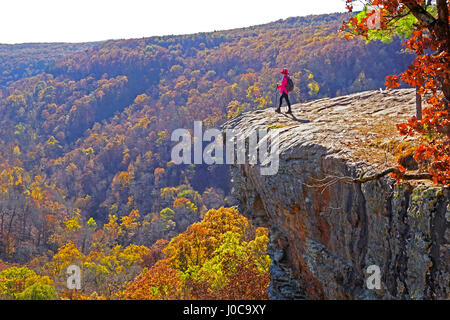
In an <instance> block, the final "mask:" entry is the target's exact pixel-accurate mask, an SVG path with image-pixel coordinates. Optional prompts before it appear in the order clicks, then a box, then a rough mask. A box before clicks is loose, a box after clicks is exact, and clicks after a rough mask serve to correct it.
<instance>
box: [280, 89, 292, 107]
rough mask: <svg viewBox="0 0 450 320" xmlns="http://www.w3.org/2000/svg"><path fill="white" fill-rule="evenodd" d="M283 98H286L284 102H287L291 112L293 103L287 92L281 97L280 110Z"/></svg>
mask: <svg viewBox="0 0 450 320" xmlns="http://www.w3.org/2000/svg"><path fill="white" fill-rule="evenodd" d="M283 98H284V100H286V103H287V105H288V107H289V110H291V102H290V101H289V96H288V95H287V93H286V92H283V94H282V95H281V97H280V105H279V107H278V109H280V108H281V104H282V103H283Z"/></svg>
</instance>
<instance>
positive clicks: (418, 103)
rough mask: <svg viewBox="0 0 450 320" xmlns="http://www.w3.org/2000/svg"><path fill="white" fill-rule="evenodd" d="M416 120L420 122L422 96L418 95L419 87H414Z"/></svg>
mask: <svg viewBox="0 0 450 320" xmlns="http://www.w3.org/2000/svg"><path fill="white" fill-rule="evenodd" d="M416 118H417V119H418V120H422V96H421V95H420V93H419V86H416Z"/></svg>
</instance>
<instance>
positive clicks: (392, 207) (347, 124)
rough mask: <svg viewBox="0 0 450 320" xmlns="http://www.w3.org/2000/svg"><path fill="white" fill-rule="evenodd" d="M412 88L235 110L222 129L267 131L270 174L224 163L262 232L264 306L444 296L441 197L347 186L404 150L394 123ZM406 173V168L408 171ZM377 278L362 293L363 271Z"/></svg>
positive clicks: (407, 110)
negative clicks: (275, 143)
mask: <svg viewBox="0 0 450 320" xmlns="http://www.w3.org/2000/svg"><path fill="white" fill-rule="evenodd" d="M414 110H415V94H414V91H412V90H394V91H391V92H379V91H369V92H363V93H359V94H354V95H349V96H344V97H339V98H334V99H321V100H316V101H313V102H310V103H306V104H298V105H295V106H293V111H294V114H293V116H288V115H283V114H281V115H278V114H276V113H275V112H274V110H273V109H266V110H262V111H254V112H250V113H245V114H243V115H241V116H240V117H239V118H236V119H233V120H231V121H229V122H228V123H226V124H225V126H224V129H230V128H234V130H235V131H237V132H238V133H241V134H243V135H247V134H248V133H249V132H251V131H252V130H255V129H261V128H271V129H270V131H269V133H274V132H276V134H278V137H279V170H278V172H277V174H275V175H261V170H260V167H259V166H258V165H250V164H241V165H232V166H231V170H232V178H233V186H234V191H233V192H234V196H235V197H236V198H237V199H238V201H239V203H240V211H241V212H242V213H243V214H245V215H246V216H247V217H249V218H251V219H252V220H253V221H254V223H255V224H257V225H261V226H266V227H268V228H269V230H270V244H269V254H270V255H271V257H272V260H273V264H272V266H271V269H270V272H271V284H270V287H269V296H270V297H271V298H273V299H305V298H306V299H448V298H449V290H450V289H449V287H450V286H449V284H450V272H449V261H450V254H449V241H450V232H449V230H448V228H447V227H448V225H449V220H450V201H449V198H450V192H449V190H448V189H446V188H441V187H434V186H432V185H431V184H430V183H429V182H426V181H415V182H411V183H410V184H400V185H396V184H395V181H393V180H392V179H391V178H390V177H384V178H382V179H379V180H375V181H371V182H367V183H364V184H354V183H348V182H345V180H344V179H342V177H345V176H351V177H358V176H360V175H361V174H362V173H364V172H368V173H370V172H375V171H379V170H381V169H383V168H385V167H387V166H390V165H392V164H393V163H394V156H393V154H392V153H393V152H391V151H392V150H402V148H403V149H405V148H406V147H404V146H405V145H406V146H408V145H409V144H411V145H413V143H414V141H403V140H401V139H402V138H401V137H398V135H397V134H396V130H395V126H394V123H398V122H399V120H398V119H399V118H400V119H407V118H409V117H410V115H412V114H414ZM413 166H414V164H413ZM370 265H377V266H379V268H380V271H381V274H380V275H381V289H369V288H368V287H367V283H366V280H367V279H368V278H369V276H370V274H369V273H367V267H368V266H370Z"/></svg>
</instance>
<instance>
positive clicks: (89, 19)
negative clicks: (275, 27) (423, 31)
mask: <svg viewBox="0 0 450 320" xmlns="http://www.w3.org/2000/svg"><path fill="white" fill-rule="evenodd" d="M344 11H345V1H344V0H220V1H219V0H157V1H155V0H1V1H0V43H24V42H87V41H100V40H109V39H128V38H141V37H150V36H160V35H171V34H190V33H197V32H208V31H214V30H226V29H232V28H238V27H248V26H252V25H257V24H263V23H268V22H272V21H276V20H279V19H285V18H288V17H296V16H305V15H309V14H322V13H333V12H344Z"/></svg>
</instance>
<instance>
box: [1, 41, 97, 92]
mask: <svg viewBox="0 0 450 320" xmlns="http://www.w3.org/2000/svg"><path fill="white" fill-rule="evenodd" d="M97 44H98V43H95V42H87V43H23V44H15V45H11V44H0V70H1V72H0V89H1V88H2V87H5V86H6V85H8V84H9V83H11V82H14V81H16V80H19V79H21V78H25V77H31V76H34V75H36V74H39V73H41V72H44V71H45V70H46V69H47V68H48V67H49V66H50V65H51V64H53V63H54V62H55V61H56V60H58V59H61V58H63V57H66V56H68V55H71V54H74V53H75V52H79V51H83V50H87V49H91V48H93V47H95V46H96V45H97Z"/></svg>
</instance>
